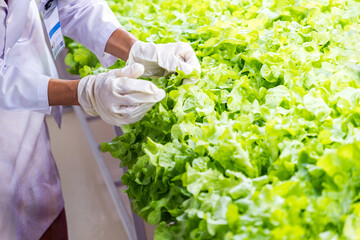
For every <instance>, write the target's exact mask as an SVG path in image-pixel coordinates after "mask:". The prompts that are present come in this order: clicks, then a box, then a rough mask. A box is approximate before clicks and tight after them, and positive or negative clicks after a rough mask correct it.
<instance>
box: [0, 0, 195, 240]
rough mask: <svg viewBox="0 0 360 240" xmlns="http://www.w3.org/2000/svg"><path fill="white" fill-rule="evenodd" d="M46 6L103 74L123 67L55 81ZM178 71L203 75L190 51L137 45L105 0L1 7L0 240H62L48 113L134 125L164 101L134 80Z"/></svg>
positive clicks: (14, 2)
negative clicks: (73, 110) (69, 112)
mask: <svg viewBox="0 0 360 240" xmlns="http://www.w3.org/2000/svg"><path fill="white" fill-rule="evenodd" d="M48 2H52V3H55V4H56V5H57V9H56V11H58V17H59V21H60V24H59V25H58V27H61V31H62V33H63V34H64V35H66V36H68V37H70V38H72V39H74V40H76V41H78V42H80V43H82V44H83V45H85V46H86V47H87V48H88V49H90V50H91V51H92V52H94V53H95V54H96V56H97V57H98V59H99V60H100V62H101V63H102V64H103V65H104V66H105V67H106V66H110V65H112V64H113V63H114V62H115V61H116V60H117V59H118V58H120V59H123V60H125V61H127V66H126V67H125V68H123V69H118V70H113V71H110V72H109V73H102V74H99V75H94V76H88V77H85V78H83V79H80V80H72V81H69V80H63V79H59V78H58V74H57V71H56V68H55V65H54V61H53V57H52V55H51V51H50V49H49V48H47V44H46V40H45V37H46V36H45V35H44V34H43V29H42V24H41V18H40V15H39V10H40V12H41V10H42V9H41V7H44V4H45V5H46V4H47V3H48ZM44 21H45V20H44ZM45 25H46V24H45ZM50 34H51V32H50ZM176 69H180V70H182V71H184V72H186V73H190V72H192V71H194V70H196V71H200V64H199V62H198V60H197V58H196V55H195V53H194V51H193V50H192V48H191V47H190V45H189V44H185V43H170V44H153V43H145V42H142V41H139V40H137V39H136V38H135V37H134V36H133V35H131V34H130V33H128V32H127V31H126V30H125V29H124V28H123V27H122V26H120V24H119V23H118V21H117V19H116V18H115V16H114V15H113V13H112V12H111V10H110V9H109V7H108V5H107V4H106V3H105V2H104V1H103V0H58V1H56V0H5V1H4V0H0V239H7V240H12V239H21V240H27V239H29V240H35V239H67V229H66V218H65V212H64V201H63V197H62V192H61V184H60V179H59V174H58V171H57V168H56V165H55V162H54V159H53V156H52V154H51V150H50V144H49V136H48V131H47V126H46V123H45V115H46V114H52V115H53V116H54V117H55V119H56V120H57V122H58V123H60V119H61V108H60V107H59V105H81V106H82V107H83V109H84V110H85V111H86V112H87V113H89V114H91V115H99V116H100V117H101V118H102V119H104V120H105V121H106V122H108V123H109V124H113V125H122V124H128V123H133V122H135V121H138V120H140V119H141V118H142V117H143V116H144V114H145V113H146V112H147V111H148V110H149V109H151V107H152V106H153V105H154V104H155V103H156V102H158V101H160V100H161V99H162V98H163V97H164V96H165V93H164V91H163V90H162V89H159V88H157V87H156V86H155V85H154V84H152V83H151V82H149V81H145V80H140V79H136V78H138V77H139V76H146V77H149V76H163V75H165V74H168V73H171V72H175V71H176ZM187 81H189V80H187Z"/></svg>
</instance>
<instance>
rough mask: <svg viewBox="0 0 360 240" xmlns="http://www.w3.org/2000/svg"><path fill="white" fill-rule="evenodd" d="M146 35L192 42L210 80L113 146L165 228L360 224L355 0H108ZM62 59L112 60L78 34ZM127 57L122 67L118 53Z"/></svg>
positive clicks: (216, 232)
mask: <svg viewBox="0 0 360 240" xmlns="http://www.w3.org/2000/svg"><path fill="white" fill-rule="evenodd" d="M108 3H109V5H110V7H111V9H112V10H113V11H114V13H115V14H116V16H117V17H118V19H119V21H120V23H121V24H122V25H123V26H124V27H125V28H126V29H127V30H128V31H130V32H131V33H132V34H134V35H135V36H136V37H138V38H139V39H140V40H143V41H153V42H155V43H167V42H175V41H184V42H189V43H190V44H191V46H192V47H193V49H194V50H195V52H196V54H197V56H198V58H199V61H200V63H201V67H202V73H201V76H199V77H200V81H199V82H198V83H196V84H188V85H181V82H182V79H184V78H186V77H189V76H186V75H185V74H184V73H182V72H179V73H178V75H171V76H168V77H162V78H159V79H155V80H151V81H153V82H154V83H155V84H156V85H158V86H159V87H160V88H163V89H164V90H165V91H166V92H167V95H166V97H165V98H164V99H163V100H162V101H161V102H160V103H158V104H156V105H155V106H154V107H153V109H152V110H151V111H149V112H148V113H147V114H146V115H145V117H144V118H143V119H142V120H141V121H139V122H137V123H134V124H131V125H127V126H124V131H125V134H124V135H123V136H120V137H116V138H115V139H113V140H112V141H111V142H109V143H103V144H102V146H101V148H102V150H103V151H107V152H110V153H111V155H112V156H113V157H114V158H118V159H120V160H121V166H127V167H128V171H127V172H126V173H125V174H124V176H123V177H122V181H123V182H124V184H126V185H127V186H128V188H127V190H126V192H127V194H128V196H129V198H131V199H133V201H132V208H133V209H134V211H135V212H136V213H137V214H139V215H140V216H141V217H142V218H143V219H144V220H146V221H148V222H149V223H151V224H155V225H158V226H157V228H156V231H155V239H159V240H160V239H161V240H164V239H165V240H166V239H227V240H230V239H234V240H240V239H324V240H325V239H326V240H327V239H359V238H360V193H359V192H360V41H359V39H360V3H359V1H357V0H331V1H329V0H316V1H310V0H304V1H299V0H285V1H280V0H271V1H260V0H224V1H220V0H215V1H210V0H204V1H190V0H181V1H180V0H172V1H170V0H152V1H150V0H145V1H140V0H134V1H120V0H114V1H110V0H108ZM68 46H69V48H70V54H69V55H68V56H67V58H66V62H67V64H68V65H70V67H71V70H70V71H71V72H72V73H80V74H81V75H82V76H85V75H88V74H96V73H98V72H101V71H106V69H103V68H101V67H100V65H99V63H98V62H97V60H96V59H94V56H93V55H92V54H90V53H89V52H88V50H86V49H85V48H84V47H82V46H80V45H79V44H77V43H74V42H72V43H69V44H68ZM123 65H124V62H122V61H118V62H117V63H116V64H115V65H114V66H113V67H112V68H118V67H122V66H123Z"/></svg>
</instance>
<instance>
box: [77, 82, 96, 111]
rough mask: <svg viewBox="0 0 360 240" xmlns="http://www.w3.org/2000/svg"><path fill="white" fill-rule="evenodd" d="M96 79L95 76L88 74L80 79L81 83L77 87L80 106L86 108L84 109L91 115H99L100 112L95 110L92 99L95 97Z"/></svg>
mask: <svg viewBox="0 0 360 240" xmlns="http://www.w3.org/2000/svg"><path fill="white" fill-rule="evenodd" d="M94 81H95V79H94V78H93V76H87V77H84V78H82V79H81V80H80V81H79V85H78V88H77V91H78V101H79V103H80V106H81V107H82V108H83V109H84V111H85V112H86V113H87V114H89V115H91V116H98V113H97V112H96V111H95V109H94V107H93V104H92V102H91V99H93V95H94V91H93V89H92V88H93V87H94Z"/></svg>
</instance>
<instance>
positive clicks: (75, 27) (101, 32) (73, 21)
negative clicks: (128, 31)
mask: <svg viewBox="0 0 360 240" xmlns="http://www.w3.org/2000/svg"><path fill="white" fill-rule="evenodd" d="M58 2H59V5H58V7H59V17H60V24H61V28H62V31H63V34H64V35H65V36H68V37H70V38H72V39H74V40H76V41H77V42H79V43H81V44H83V45H84V46H85V47H87V48H88V49H90V50H91V51H92V52H93V53H95V55H96V56H97V58H98V59H99V60H100V62H101V64H102V65H103V66H104V67H109V66H111V65H112V64H114V63H115V62H116V60H117V58H116V57H114V56H112V55H110V54H108V53H105V45H106V43H107V41H108V40H109V38H110V36H111V35H112V34H113V32H114V31H115V30H116V29H118V28H122V27H121V25H120V23H119V22H118V20H117V19H116V17H115V15H114V14H113V12H112V11H111V9H110V7H109V6H108V4H107V3H106V2H105V1H103V0H77V1H69V0H59V1H58Z"/></svg>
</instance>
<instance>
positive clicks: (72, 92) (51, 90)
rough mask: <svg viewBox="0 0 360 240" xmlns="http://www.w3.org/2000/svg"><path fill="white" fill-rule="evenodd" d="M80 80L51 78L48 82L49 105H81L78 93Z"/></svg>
mask: <svg viewBox="0 0 360 240" xmlns="http://www.w3.org/2000/svg"><path fill="white" fill-rule="evenodd" d="M79 81H80V80H70V81H69V80H61V79H54V78H51V79H50V81H49V84H48V101H49V105H50V106H56V105H79V101H78V93H77V88H78V84H79Z"/></svg>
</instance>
